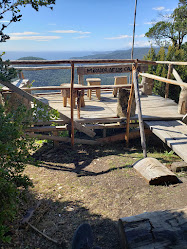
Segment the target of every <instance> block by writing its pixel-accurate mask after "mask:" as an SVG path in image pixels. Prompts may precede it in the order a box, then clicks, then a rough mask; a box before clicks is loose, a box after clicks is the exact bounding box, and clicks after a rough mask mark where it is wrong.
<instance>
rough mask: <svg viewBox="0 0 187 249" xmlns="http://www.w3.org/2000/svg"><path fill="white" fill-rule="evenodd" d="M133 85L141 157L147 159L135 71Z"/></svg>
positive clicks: (136, 73) (135, 71)
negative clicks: (141, 150)
mask: <svg viewBox="0 0 187 249" xmlns="http://www.w3.org/2000/svg"><path fill="white" fill-rule="evenodd" d="M133 83H134V90H135V100H136V108H137V111H138V120H139V127H140V137H141V145H142V149H143V155H144V157H147V151H146V141H145V133H144V124H143V119H142V108H141V102H140V92H139V86H138V72H137V70H136V69H135V70H134V71H133Z"/></svg>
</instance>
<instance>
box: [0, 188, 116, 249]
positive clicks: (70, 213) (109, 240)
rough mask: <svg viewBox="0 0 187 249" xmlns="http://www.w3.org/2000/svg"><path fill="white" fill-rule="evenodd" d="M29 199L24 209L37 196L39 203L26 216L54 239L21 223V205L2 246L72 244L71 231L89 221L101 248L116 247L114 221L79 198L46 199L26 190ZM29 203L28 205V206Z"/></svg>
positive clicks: (42, 247)
mask: <svg viewBox="0 0 187 249" xmlns="http://www.w3.org/2000/svg"><path fill="white" fill-rule="evenodd" d="M27 198H28V199H29V203H27V204H26V205H27V209H29V208H31V207H33V206H36V204H37V202H38V201H39V199H40V205H39V207H38V208H37V209H36V211H35V212H34V215H33V216H32V218H31V219H30V220H29V222H30V224H32V226H34V227H36V228H37V229H38V230H40V231H41V232H42V233H44V234H46V235H47V236H49V237H50V238H52V239H53V240H56V241H57V243H54V242H51V241H50V240H48V239H46V238H45V237H44V236H42V235H41V234H39V233H38V232H37V231H35V230H34V229H33V228H31V227H30V226H29V225H25V226H20V221H21V217H24V215H25V213H26V211H27V209H26V207H25V206H24V207H22V214H20V219H19V220H17V223H16V224H14V228H13V238H12V242H11V243H10V244H9V245H3V246H4V247H2V248H19V249H25V248H30V249H34V248H40V249H48V248H53V249H57V248H63V249H68V248H71V243H72V238H73V234H74V232H75V231H76V229H77V228H78V226H79V225H80V224H82V223H85V222H86V223H89V224H90V225H91V228H92V231H93V236H94V245H99V246H101V247H102V248H103V249H104V248H106V249H119V248H120V244H119V236H118V229H117V224H116V222H114V221H112V220H110V219H103V218H102V217H101V216H100V215H98V214H90V212H89V210H88V209H86V208H85V207H84V206H83V204H82V203H81V202H78V201H77V202H72V201H67V202H60V201H53V200H52V199H45V198H41V197H39V196H37V197H36V196H34V195H33V194H31V193H29V192H28V193H27ZM29 205H30V206H29Z"/></svg>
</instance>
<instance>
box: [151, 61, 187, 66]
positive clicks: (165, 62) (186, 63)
mask: <svg viewBox="0 0 187 249" xmlns="http://www.w3.org/2000/svg"><path fill="white" fill-rule="evenodd" d="M155 63H156V64H173V65H179V66H187V62H185V61H155Z"/></svg>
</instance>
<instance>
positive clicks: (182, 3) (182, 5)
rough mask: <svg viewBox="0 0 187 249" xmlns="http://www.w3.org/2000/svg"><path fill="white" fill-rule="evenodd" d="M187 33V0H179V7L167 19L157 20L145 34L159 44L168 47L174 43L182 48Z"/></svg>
mask: <svg viewBox="0 0 187 249" xmlns="http://www.w3.org/2000/svg"><path fill="white" fill-rule="evenodd" d="M186 35H187V1H186V0H179V4H178V7H177V8H176V9H175V10H174V11H173V13H172V14H171V15H170V16H169V17H168V20H167V21H160V22H157V23H156V24H155V25H154V26H153V27H152V28H150V29H149V31H148V32H147V33H146V34H145V36H147V37H148V38H151V39H153V40H155V41H156V44H157V45H159V46H164V47H168V46H169V44H172V45H173V46H174V47H176V48H178V49H180V48H181V46H182V43H183V40H184V37H185V36H186Z"/></svg>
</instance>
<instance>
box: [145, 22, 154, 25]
mask: <svg viewBox="0 0 187 249" xmlns="http://www.w3.org/2000/svg"><path fill="white" fill-rule="evenodd" d="M156 23H157V22H144V24H148V25H154V24H156Z"/></svg>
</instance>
